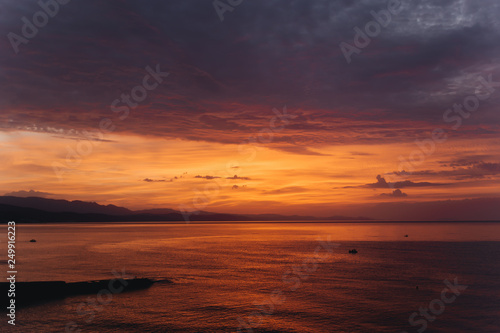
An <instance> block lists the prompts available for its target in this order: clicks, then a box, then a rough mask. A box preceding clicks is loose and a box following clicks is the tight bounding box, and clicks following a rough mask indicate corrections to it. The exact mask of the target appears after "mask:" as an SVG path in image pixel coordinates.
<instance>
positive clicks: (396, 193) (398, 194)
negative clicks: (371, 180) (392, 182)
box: [380, 189, 408, 198]
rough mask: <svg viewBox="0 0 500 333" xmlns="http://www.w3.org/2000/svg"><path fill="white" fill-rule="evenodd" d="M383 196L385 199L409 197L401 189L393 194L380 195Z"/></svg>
mask: <svg viewBox="0 0 500 333" xmlns="http://www.w3.org/2000/svg"><path fill="white" fill-rule="evenodd" d="M380 195H381V196H384V197H393V198H404V197H407V196H408V195H407V194H406V193H404V192H402V191H401V190H400V189H397V190H394V191H392V193H382V194H380Z"/></svg>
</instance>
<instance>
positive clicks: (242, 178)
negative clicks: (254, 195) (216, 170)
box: [226, 175, 250, 180]
mask: <svg viewBox="0 0 500 333" xmlns="http://www.w3.org/2000/svg"><path fill="white" fill-rule="evenodd" d="M226 179H241V180H250V178H248V177H239V176H238V175H234V176H233V177H226Z"/></svg>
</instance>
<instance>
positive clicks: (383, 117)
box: [0, 0, 500, 154]
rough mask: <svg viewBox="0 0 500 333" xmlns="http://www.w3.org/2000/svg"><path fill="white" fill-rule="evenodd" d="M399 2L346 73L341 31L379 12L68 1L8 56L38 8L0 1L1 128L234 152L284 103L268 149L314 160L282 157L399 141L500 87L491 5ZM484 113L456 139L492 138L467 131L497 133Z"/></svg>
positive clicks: (356, 7) (372, 7) (374, 7)
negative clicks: (111, 131)
mask: <svg viewBox="0 0 500 333" xmlns="http://www.w3.org/2000/svg"><path fill="white" fill-rule="evenodd" d="M403 3H404V4H403V10H402V11H401V13H399V14H398V15H395V16H394V17H393V19H392V21H391V23H390V24H389V25H388V26H387V27H385V28H383V29H382V31H381V33H380V35H379V36H377V37H375V38H373V40H372V41H371V43H370V45H368V46H367V47H366V48H364V49H363V50H362V52H361V53H360V54H358V55H354V56H353V62H352V63H351V64H350V65H348V64H347V63H346V61H345V58H344V56H343V54H342V52H341V51H340V48H339V43H341V42H343V41H345V42H349V43H352V39H353V37H354V31H353V27H355V26H357V27H360V28H364V26H365V24H366V23H367V22H369V21H370V20H372V19H373V17H372V16H371V14H370V11H375V12H378V11H380V10H384V9H386V8H387V1H382V0H373V1H363V2H356V3H352V2H347V1H326V0H318V1H307V0H294V1H285V0H274V1H245V2H243V3H242V4H241V5H240V6H238V7H237V9H235V10H234V11H233V12H231V13H230V15H227V16H226V17H225V20H224V22H220V20H219V18H218V16H217V14H216V12H215V10H214V8H213V6H212V2H211V1H194V0H192V1H186V0H182V1H181V0H177V1H159V0H157V1H148V2H143V1H132V0H121V1H120V0H115V1H106V2H102V1H97V0H89V1H71V2H69V3H68V4H67V5H64V6H61V7H60V10H59V13H58V14H57V15H56V16H55V17H53V18H50V20H49V22H48V23H47V25H46V26H44V27H43V28H40V29H39V32H38V34H37V35H36V36H35V37H34V38H32V39H30V40H29V42H28V43H27V44H26V45H24V44H21V45H20V46H19V53H18V54H17V55H16V54H15V53H14V52H13V50H12V47H11V45H10V43H9V40H8V39H7V38H6V37H5V36H7V34H8V33H9V32H14V33H16V34H20V33H21V26H22V22H21V17H23V16H26V17H27V18H29V19H31V18H32V16H33V13H35V12H36V11H38V10H40V8H39V6H38V5H37V3H36V2H34V1H26V0H25V1H22V0H20V1H6V2H4V3H3V4H2V8H1V9H2V10H0V22H1V23H0V35H1V36H4V38H1V41H0V49H1V50H0V68H1V69H0V109H1V113H0V129H3V130H9V129H26V128H27V127H28V126H31V125H32V124H33V123H35V124H37V126H38V127H47V126H50V127H53V128H57V129H64V130H69V129H75V130H81V129H88V128H96V127H97V126H98V123H99V120H100V119H101V118H103V117H110V118H113V120H116V125H117V129H116V131H117V132H128V133H137V134H148V135H157V136H163V137H174V138H184V139H196V140H208V141H218V142H226V143H228V142H232V143H235V142H236V143H239V142H241V141H242V140H243V139H244V138H245V137H247V136H248V135H249V134H252V133H254V132H255V128H256V127H257V128H259V129H261V128H265V126H268V125H267V124H264V125H262V126H260V123H259V121H261V122H263V123H266V122H267V123H268V122H269V118H270V117H272V113H271V112H270V110H271V109H272V108H273V107H279V106H280V105H283V104H287V105H289V107H290V109H291V110H292V109H295V110H299V109H300V110H304V111H303V112H302V113H301V114H300V116H301V117H299V118H297V119H294V120H293V121H291V123H290V124H289V126H287V128H286V130H285V131H283V132H281V133H279V134H276V137H275V140H274V141H273V142H275V143H277V144H278V143H279V142H283V141H284V140H288V139H287V138H286V137H285V136H286V135H296V134H300V135H296V136H295V138H296V139H295V141H293V142H292V141H288V146H287V147H285V149H289V150H295V151H296V152H297V153H304V154H311V153H313V152H312V151H311V150H309V149H308V148H307V147H305V148H303V149H302V148H294V147H299V146H303V145H304V143H305V144H314V143H318V142H317V140H323V141H324V142H323V143H325V142H326V143H330V144H342V143H346V142H357V143H365V142H373V141H374V140H375V141H377V142H388V141H394V140H395V139H399V140H410V137H411V138H414V137H415V136H412V135H413V133H412V132H410V131H417V130H419V128H420V127H425V126H434V125H435V124H436V123H437V124H440V125H442V124H441V123H442V113H443V111H444V110H445V109H447V108H448V107H450V106H451V105H452V104H453V103H454V102H457V101H461V99H462V98H463V96H465V95H467V94H471V93H473V92H474V90H475V88H476V86H475V85H476V82H475V80H476V78H477V76H478V75H485V74H488V73H493V77H494V80H495V81H500V71H499V68H500V66H499V64H498V61H497V59H498V55H499V53H500V52H499V50H500V49H499V48H500V45H499V44H498V43H497V41H498V39H499V37H500V27H499V23H498V16H499V15H500V3H498V2H497V1H494V0H488V1H482V2H481V3H478V2H475V1H460V0H450V1H440V2H434V1H419V2H410V1H403ZM156 64H160V66H161V68H162V70H164V71H169V72H170V76H169V77H168V78H166V79H165V80H164V82H163V83H161V84H160V85H159V87H157V88H156V89H155V90H153V91H150V92H148V97H147V98H146V99H145V100H144V101H143V102H141V103H140V104H139V105H138V106H137V107H136V108H134V109H131V110H130V116H129V117H128V118H127V119H125V120H123V121H120V120H117V119H116V118H117V117H116V114H114V113H113V112H111V111H110V104H111V102H112V101H113V100H115V99H116V98H119V97H120V95H121V94H123V93H125V94H130V91H131V89H132V88H133V87H135V86H137V85H138V84H141V82H142V78H143V77H144V75H145V67H146V66H152V67H154V66H155V65H156ZM496 98H498V97H492V101H493V100H495V99H496ZM492 101H490V103H489V104H487V103H485V104H484V105H481V110H480V112H479V111H478V113H476V114H475V117H471V119H468V120H467V124H464V126H463V127H462V128H461V131H460V133H459V134H457V135H463V136H465V135H467V133H469V132H472V131H475V135H477V136H483V137H484V136H486V137H488V136H490V137H491V136H492V135H496V134H497V133H498V128H496V127H491V126H490V127H489V128H483V129H481V131H479V129H478V128H477V126H474V125H475V124H477V123H485V124H494V123H496V122H498V119H499V118H498V117H499V116H498V112H495V110H494V105H495V103H493V102H492ZM339 120H342V121H339ZM259 126H260V127H259ZM286 133H288V134H286ZM318 134H323V135H318ZM280 140H281V141H280Z"/></svg>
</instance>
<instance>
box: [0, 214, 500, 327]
mask: <svg viewBox="0 0 500 333" xmlns="http://www.w3.org/2000/svg"><path fill="white" fill-rule="evenodd" d="M5 229H6V226H5ZM5 234H6V232H5V233H2V238H1V239H0V241H1V242H0V247H1V248H2V249H3V250H2V253H0V260H1V261H0V262H1V263H2V268H3V269H2V270H3V271H4V272H6V271H7V266H6V264H5V260H6V259H7V257H6V249H5V241H6V239H5ZM406 234H408V237H404V235H406ZM31 238H35V239H36V240H37V242H36V243H30V242H28V241H29V240H30V239H31ZM2 244H3V245H2ZM354 248H355V249H357V251H358V253H357V254H349V253H348V251H349V250H350V249H354ZM16 256H17V269H18V275H17V276H18V280H20V281H40V280H43V281H50V280H53V281H55V280H64V281H68V282H72V281H73V282H74V281H86V280H96V279H112V278H113V277H114V276H113V273H112V272H113V271H115V272H120V274H123V272H125V275H127V276H137V277H147V278H154V279H164V278H169V279H171V280H172V281H173V282H174V283H173V284H168V283H161V282H160V283H156V284H154V285H153V286H151V287H150V288H149V289H146V290H139V291H133V292H124V293H119V294H114V295H112V298H111V299H108V298H106V299H104V298H102V297H101V298H100V300H101V301H102V303H104V304H101V303H99V299H98V297H97V295H83V296H75V297H68V298H66V299H64V300H59V301H52V302H47V303H44V304H40V305H36V306H31V307H27V308H23V309H18V310H17V313H16V326H15V327H13V326H11V325H8V324H7V319H8V318H6V316H5V314H4V315H3V316H4V319H2V320H1V321H0V331H1V332H65V331H66V332H237V331H238V330H239V331H240V332H397V333H400V332H402V331H405V332H409V333H410V332H419V329H420V332H450V333H451V332H453V333H457V332H497V333H498V332H500V224H498V223H433V224H431V223H233V224H230V223H224V224H220V223H206V224H184V223H179V224H162V223H143V224H141V223H133V224H132V223H117V224H46V225H18V226H17V253H16ZM4 274H5V273H4ZM116 274H118V273H116ZM445 280H446V281H448V284H447V282H445ZM450 285H451V286H453V285H459V286H458V287H450ZM417 286H418V289H417ZM445 288H448V289H446V290H444V289H445ZM452 289H454V291H453V290H452ZM443 290H444V291H443ZM443 292H444V296H443ZM443 297H444V298H443ZM445 301H446V302H445ZM429 306H430V307H431V308H433V310H427V309H428V308H429ZM420 308H422V310H423V311H428V312H427V313H425V312H424V314H419V311H420ZM432 311H434V312H432ZM415 312H416V313H417V314H414V313H415ZM412 314H414V315H413V316H414V317H413V321H412V323H413V326H412V325H411V324H410V322H409V318H410V316H412ZM424 326H425V327H424Z"/></svg>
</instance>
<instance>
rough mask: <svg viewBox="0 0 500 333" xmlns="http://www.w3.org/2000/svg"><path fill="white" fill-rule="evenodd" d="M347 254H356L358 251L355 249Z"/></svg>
mask: <svg viewBox="0 0 500 333" xmlns="http://www.w3.org/2000/svg"><path fill="white" fill-rule="evenodd" d="M349 253H352V254H356V253H358V251H357V250H356V249H352V250H349Z"/></svg>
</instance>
